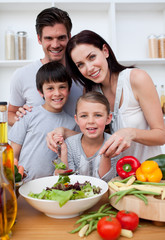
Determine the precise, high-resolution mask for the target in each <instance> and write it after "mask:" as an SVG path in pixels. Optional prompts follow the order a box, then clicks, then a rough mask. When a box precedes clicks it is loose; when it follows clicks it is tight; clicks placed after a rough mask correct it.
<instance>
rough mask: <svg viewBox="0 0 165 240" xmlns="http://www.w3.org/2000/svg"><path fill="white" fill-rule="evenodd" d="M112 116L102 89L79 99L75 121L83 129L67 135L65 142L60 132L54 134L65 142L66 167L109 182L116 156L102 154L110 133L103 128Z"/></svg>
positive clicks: (113, 171)
mask: <svg viewBox="0 0 165 240" xmlns="http://www.w3.org/2000/svg"><path fill="white" fill-rule="evenodd" d="M111 119H112V115H111V114H110V108H109V102H108V100H107V98H106V97H105V96H104V95H102V94H101V93H99V92H88V93H86V94H84V95H83V96H81V97H80V98H79V99H78V101H77V105H76V114H75V121H76V123H77V124H78V126H79V127H80V130H81V133H79V134H76V135H74V136H71V137H68V138H67V139H66V140H65V142H64V141H63V138H62V137H61V135H55V141H56V142H62V145H61V149H62V153H61V159H62V161H63V162H64V163H65V164H66V165H67V167H69V168H70V169H73V170H77V169H78V173H79V174H81V175H89V176H94V177H98V178H102V179H103V180H105V181H106V182H108V181H109V180H110V179H112V178H113V177H115V176H116V166H115V165H116V163H115V159H110V158H107V157H105V156H104V155H99V150H100V149H101V147H102V146H103V144H104V143H105V141H106V140H107V139H108V138H109V136H110V135H109V134H107V133H105V132H104V130H105V126H106V125H107V124H109V123H110V122H111ZM56 173H58V171H56V172H55V174H56Z"/></svg>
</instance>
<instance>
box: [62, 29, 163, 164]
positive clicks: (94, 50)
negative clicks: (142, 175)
mask: <svg viewBox="0 0 165 240" xmlns="http://www.w3.org/2000/svg"><path fill="white" fill-rule="evenodd" d="M66 67H67V71H68V72H69V74H70V75H71V77H72V79H73V80H74V81H75V82H80V83H81V84H82V85H83V86H84V89H85V92H87V91H91V90H95V91H99V92H101V93H102V94H104V95H105V96H106V97H107V99H108V101H109V104H110V107H111V111H112V114H113V119H112V133H113V134H112V136H111V137H110V138H109V140H108V141H107V142H106V143H105V144H104V146H103V148H102V149H101V151H100V154H102V153H104V154H105V155H107V156H111V157H113V156H116V155H119V154H120V153H121V154H120V158H121V157H123V156H126V155H133V156H134V157H136V158H138V159H139V160H140V161H141V162H143V161H144V160H146V159H147V158H149V157H152V156H155V155H158V154H160V153H161V148H160V145H163V144H165V128H164V121H163V114H162V111H161V106H160V101H159V97H158V94H157V91H156V89H155V86H154V84H153V82H152V79H151V78H150V76H149V75H148V74H147V73H146V72H145V71H143V70H140V69H137V68H134V67H132V66H131V67H125V66H122V65H120V64H119V63H118V62H117V60H116V58H115V55H114V53H113V51H112V49H111V48H110V46H109V45H108V43H107V42H106V41H105V40H104V39H103V38H102V37H100V36H99V35H98V34H96V33H94V32H92V31H88V30H85V31H82V32H80V33H79V34H77V35H75V36H73V37H72V38H71V39H70V40H69V42H68V45H67V49H66Z"/></svg>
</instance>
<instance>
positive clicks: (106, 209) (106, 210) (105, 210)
mask: <svg viewBox="0 0 165 240" xmlns="http://www.w3.org/2000/svg"><path fill="white" fill-rule="evenodd" d="M110 209H112V207H108V208H105V209H103V211H102V212H103V213H107V212H108V211H109V210H110Z"/></svg>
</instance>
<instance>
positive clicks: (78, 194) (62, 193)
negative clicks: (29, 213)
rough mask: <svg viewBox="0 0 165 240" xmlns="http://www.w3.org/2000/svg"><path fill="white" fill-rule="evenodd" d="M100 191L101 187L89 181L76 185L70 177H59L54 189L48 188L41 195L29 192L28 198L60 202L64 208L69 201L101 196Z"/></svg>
mask: <svg viewBox="0 0 165 240" xmlns="http://www.w3.org/2000/svg"><path fill="white" fill-rule="evenodd" d="M100 191H101V188H100V187H96V186H95V185H93V186H92V185H91V183H90V182H88V181H85V182H84V183H79V182H78V181H77V182H76V183H74V184H71V183H70V178H69V177H68V176H61V175H59V178H58V181H57V182H56V183H55V184H54V185H53V186H52V187H47V188H46V189H43V191H42V192H40V193H32V192H29V194H28V196H29V197H32V198H38V199H44V200H53V201H58V202H59V206H60V207H62V206H63V205H64V204H66V203H67V202H68V201H69V200H75V199H82V198H90V197H92V196H94V195H95V194H99V193H100Z"/></svg>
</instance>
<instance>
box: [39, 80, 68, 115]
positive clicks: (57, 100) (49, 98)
mask: <svg viewBox="0 0 165 240" xmlns="http://www.w3.org/2000/svg"><path fill="white" fill-rule="evenodd" d="M42 89H43V94H42V93H40V95H41V96H42V97H44V98H45V104H44V105H43V107H44V108H45V109H46V110H48V111H49V112H55V113H58V112H61V111H62V109H63V106H64V105H65V103H66V101H67V99H68V96H69V88H68V82H50V83H44V84H43V88H42Z"/></svg>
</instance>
